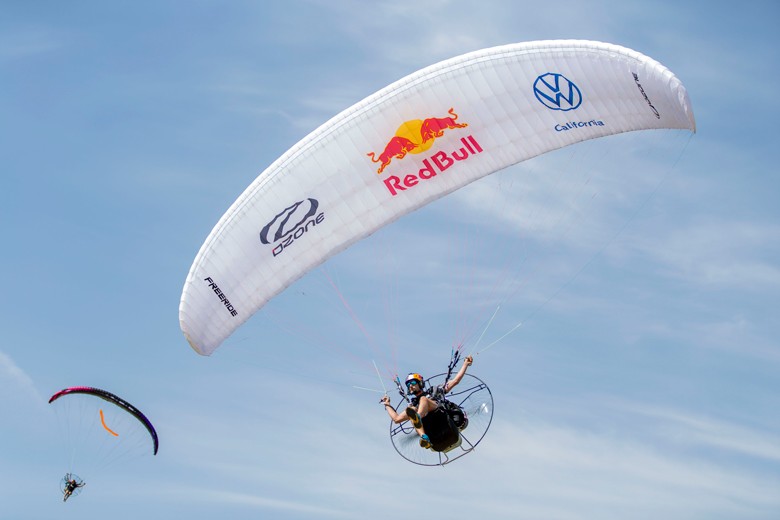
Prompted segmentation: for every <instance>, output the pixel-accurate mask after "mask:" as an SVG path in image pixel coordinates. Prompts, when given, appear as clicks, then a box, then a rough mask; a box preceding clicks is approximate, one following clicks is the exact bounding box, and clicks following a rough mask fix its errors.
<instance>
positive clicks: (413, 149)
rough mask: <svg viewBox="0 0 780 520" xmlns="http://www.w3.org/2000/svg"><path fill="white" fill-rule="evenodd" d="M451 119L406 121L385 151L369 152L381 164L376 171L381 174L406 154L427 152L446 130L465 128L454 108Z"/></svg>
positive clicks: (451, 109)
mask: <svg viewBox="0 0 780 520" xmlns="http://www.w3.org/2000/svg"><path fill="white" fill-rule="evenodd" d="M448 113H449V114H450V117H429V118H427V119H413V120H411V121H406V122H405V123H404V124H402V125H401V126H399V127H398V130H396V132H395V135H394V136H393V137H392V139H390V141H389V142H388V143H387V144H386V145H385V149H384V150H383V151H382V153H380V154H379V155H377V154H376V152H369V153H368V154H366V155H368V156H369V157H370V158H371V160H372V161H373V162H375V163H379V168H378V169H377V170H376V172H377V173H378V174H381V173H382V172H383V171H384V170H385V168H387V166H388V165H389V164H390V161H392V160H393V159H403V158H404V157H406V154H408V153H412V154H418V153H422V152H425V151H426V150H428V149H429V148H430V147H431V146H433V143H434V141H436V139H437V138H439V137H441V136H443V135H444V131H445V130H450V129H452V128H465V127H467V126H468V124H467V123H458V114H456V113H455V109H454V108H450V109H449V111H448Z"/></svg>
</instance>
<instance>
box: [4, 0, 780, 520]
mask: <svg viewBox="0 0 780 520" xmlns="http://www.w3.org/2000/svg"><path fill="white" fill-rule="evenodd" d="M778 22H780V6H778V4H777V3H776V2H772V1H767V2H759V1H755V2H743V3H739V4H735V3H733V2H717V1H707V2H705V1H692V2H654V3H652V4H651V5H648V4H647V3H644V2H630V1H615V2H607V1H602V2H588V3H582V2H574V1H572V2H568V1H561V2H557V3H555V4H554V5H553V4H538V3H533V2H511V1H484V2H479V3H474V2H461V1H424V0H422V1H415V2H406V1H397V2H392V3H391V2H358V1H349V2H326V1H300V0H297V1H286V2H229V3H223V2H210V1H192V2H183V1H180V2H147V1H136V2H96V1H93V2H89V1H83V2H70V3H64V2H10V1H6V2H2V3H0V77H1V78H2V80H1V81H0V142H2V146H0V158H1V159H2V161H1V162H0V164H2V179H3V189H2V191H0V212H1V213H0V214H1V215H2V218H1V219H0V225H2V232H3V254H2V255H0V262H2V263H1V264H0V268H2V272H3V273H4V274H5V277H4V278H5V279H4V294H5V297H4V298H2V300H0V330H2V333H1V334H0V387H2V391H0V416H1V417H2V423H1V424H0V446H2V447H0V468H2V471H0V518H9V519H10V518H14V519H50V518H53V517H54V516H55V515H57V516H59V517H61V518H77V517H78V518H81V519H93V518H95V519H96V518H105V517H106V516H107V515H108V516H110V517H111V518H114V519H123V518H138V517H140V516H141V515H146V516H151V517H152V518H160V517H163V516H165V517H171V518H173V517H185V516H186V517H187V518H191V519H199V518H204V519H205V518H214V517H216V516H217V515H220V516H222V517H225V518H231V519H242V518H258V517H270V518H284V519H313V518H355V519H357V518H361V519H362V518H366V517H371V518H375V519H377V520H379V519H386V518H388V519H389V518H397V517H398V515H399V514H400V515H405V514H409V513H414V514H418V515H419V514H422V515H424V516H430V515H437V514H442V512H443V511H446V512H447V514H451V515H455V516H456V517H462V518H469V517H472V518H474V517H475V518H556V519H558V518H560V519H565V518H583V517H584V518H627V517H628V518H659V517H662V518H686V519H690V518H707V519H712V518H776V517H777V515H778V514H779V513H780V495H778V493H777V490H778V489H780V414H778V413H777V410H778V409H780V398H779V397H778V396H780V392H779V391H778V390H780V383H778V381H779V380H780V378H778V375H780V370H779V369H780V345H778V338H779V337H780V326H778V321H777V319H776V314H777V308H778V304H780V301H778V300H779V299H780V298H778V294H780V215H779V214H778V213H779V211H780V210H778V204H777V194H778V193H780V180H778V169H777V167H776V161H775V160H774V158H775V157H776V143H777V142H778V138H779V137H780V132H779V131H778V130H777V124H776V121H777V120H778V116H780V103H778V100H777V97H776V95H775V91H776V89H775V87H774V86H775V85H776V84H777V83H778V81H779V80H780V77H779V76H780V74H779V73H778V70H777V67H776V65H777V63H778V52H779V51H780V45H779V44H780V37H779V36H778V35H777V30H776V29H777V26H778ZM557 38H580V39H591V40H600V41H606V42H610V43H616V44H620V45H623V46H626V47H630V48H632V49H635V50H637V51H639V52H642V53H644V54H647V55H649V56H651V57H653V58H655V59H657V60H658V61H660V62H661V63H663V64H664V65H666V66H667V67H669V68H670V69H671V70H672V71H673V72H675V73H676V74H677V76H678V77H680V78H681V79H682V81H683V83H684V84H685V85H686V87H687V88H688V91H689V94H690V96H691V100H692V103H693V108H694V112H695V114H696V119H697V125H698V132H697V134H696V135H695V136H693V137H692V138H689V137H688V136H687V135H685V136H679V135H676V136H672V137H669V138H666V137H663V138H657V137H655V136H653V137H647V136H642V135H641V134H637V135H636V136H630V138H628V139H626V140H621V139H616V140H614V141H611V142H610V141H608V140H603V141H604V143H603V146H604V147H605V148H602V144H594V145H592V146H591V147H582V150H581V151H579V150H578V151H576V152H572V153H576V154H582V155H568V154H557V155H554V156H551V157H550V158H545V159H543V160H538V161H536V160H535V161H532V162H531V163H529V164H525V165H521V166H518V167H516V168H513V169H509V170H507V171H505V172H503V173H502V174H501V175H500V176H496V178H495V179H490V180H487V181H486V182H484V183H477V184H475V185H473V186H471V187H469V188H467V189H465V190H463V192H462V193H460V192H459V193H457V194H453V196H451V197H448V198H447V199H445V200H443V201H441V203H440V204H435V205H433V206H432V207H430V208H426V209H424V210H422V211H420V212H417V213H415V214H413V215H410V216H409V217H408V218H405V219H402V220H401V221H398V222H397V223H396V224H394V225H393V226H391V227H389V228H388V229H386V230H384V231H382V232H380V233H377V235H375V236H374V237H371V238H370V239H369V240H367V241H366V243H365V244H362V243H361V244H360V245H358V246H356V247H354V248H352V249H350V250H348V251H346V252H345V253H344V254H342V255H340V256H339V257H337V258H335V259H333V260H332V261H329V262H328V263H327V264H326V265H325V267H324V268H323V269H318V270H315V271H314V272H312V273H311V274H310V275H309V276H307V277H305V278H303V279H301V280H300V281H299V282H298V283H296V284H295V285H293V286H292V287H290V288H289V289H288V291H286V292H285V293H284V294H283V295H281V296H280V297H279V298H277V300H275V301H274V302H272V303H271V304H270V305H269V306H268V308H267V309H264V310H263V311H261V312H260V313H259V314H258V315H256V316H255V317H254V318H253V319H252V320H251V321H250V322H249V323H247V324H246V326H245V327H244V328H242V329H241V330H240V331H239V332H238V333H237V334H236V335H234V336H233V337H232V338H231V339H230V340H229V341H227V342H226V343H225V345H224V346H223V347H222V348H221V349H220V350H219V351H217V352H216V353H215V354H214V355H213V356H212V357H209V358H204V357H200V356H198V355H197V354H195V353H194V352H193V351H192V350H191V349H190V348H189V346H188V345H187V343H186V341H185V340H184V338H183V336H182V335H181V332H180V330H179V324H178V303H179V297H180V294H181V288H182V284H183V282H184V279H185V277H186V274H187V271H188V269H189V267H190V264H191V262H192V260H193V258H194V256H195V254H196V253H197V251H198V248H199V247H200V245H201V243H202V242H203V240H204V239H205V237H206V235H207V234H208V232H209V231H210V230H211V228H212V226H213V225H214V224H215V223H216V222H217V220H218V219H219V217H220V216H221V215H222V213H223V212H224V211H225V210H226V209H227V208H228V206H229V205H230V204H231V203H232V202H233V200H235V198H236V197H237V196H238V195H239V194H240V193H241V192H242V191H243V189H244V188H245V187H246V186H247V185H248V184H249V183H250V182H251V181H252V180H253V179H254V177H255V176H256V175H257V174H258V173H259V172H260V171H262V170H263V169H264V168H265V167H266V166H267V165H269V164H270V163H271V162H272V161H273V160H275V159H276V158H277V157H278V156H279V155H281V154H282V153H284V151H285V150H287V149H288V148H289V147H290V146H292V145H294V144H295V143H296V142H297V141H298V140H299V139H301V138H303V137H304V136H305V135H306V134H308V133H309V132H310V131H312V130H313V129H315V128H316V127H317V126H319V125H320V124H321V123H323V122H324V121H326V120H327V119H329V118H330V117H332V116H333V115H335V114H337V113H338V112H340V111H341V110H343V109H345V108H347V107H349V106H351V105H352V104H353V103H355V102H357V101H359V100H360V99H362V98H364V97H366V96H368V95H370V94H372V93H373V92H374V91H376V90H378V89H380V88H382V87H383V86H385V85H387V84H388V83H390V82H392V81H395V80H397V79H399V78H401V77H403V76H405V75H407V74H409V73H411V72H414V71H415V70H417V69H419V68H422V67H424V66H426V65H429V64H431V63H434V62H436V61H440V60H442V59H446V58H449V57H452V56H455V55H458V54H462V53H464V52H468V51H472V50H477V49H480V48H484V47H489V46H493V45H500V44H506V43H514V42H520V41H530V40H538V39H557ZM602 150H607V152H603V151H602ZM603 153H607V155H603ZM588 156H591V158H590V159H588ZM592 156H596V157H597V158H596V159H593V158H592ZM581 160H582V161H586V160H590V161H591V162H590V163H581V162H580V161H581ZM582 164H589V166H587V168H591V169H594V170H587V169H586V167H585V166H581V165H582ZM549 171H554V172H556V173H561V174H564V173H565V174H566V175H560V178H564V179H566V183H563V181H562V182H561V183H560V184H556V185H555V186H554V189H555V190H558V191H556V193H569V192H568V191H567V190H573V191H572V192H571V193H573V194H576V193H578V191H577V190H582V189H583V186H585V185H587V186H588V188H587V189H588V190H591V189H592V194H593V197H591V198H587V197H586V198H585V199H578V198H577V197H578V196H575V195H573V196H572V197H573V198H572V200H587V201H588V202H587V204H583V205H582V207H579V206H578V207H577V208H576V210H572V209H571V208H568V209H566V208H563V207H560V208H559V207H557V206H556V205H554V204H551V203H549V200H550V199H549V196H550V195H549V193H548V194H547V195H544V194H543V193H539V192H537V191H536V188H539V189H540V190H541V189H542V188H543V187H544V186H543V184H544V182H543V181H544V180H545V179H548V177H549V175H547V174H546V172H549ZM583 171H595V172H596V173H592V174H591V173H588V174H585V175H582V172H583ZM569 172H575V173H574V174H571V175H569ZM621 172H630V176H629V177H628V178H630V179H636V180H635V181H632V182H618V181H619V180H620V175H618V173H621ZM578 173H579V176H578ZM643 174H644V175H643ZM513 175H514V176H515V177H517V178H520V179H524V178H528V179H536V182H537V183H538V184H530V185H531V186H533V187H534V188H533V189H530V190H529V191H522V189H521V188H518V187H516V186H513V184H514V183H513V179H514V178H515V177H512V176H513ZM591 180H592V181H593V187H592V188H591V184H590V181H591ZM512 190H519V191H514V192H513V191H512ZM505 192H506V193H507V195H506V196H507V197H514V196H517V197H523V199H522V200H523V201H526V202H527V205H524V206H523V207H522V209H521V211H520V212H519V213H517V214H513V215H510V216H515V217H518V218H517V219H515V220H513V221H507V222H503V225H502V226H492V225H486V224H485V222H489V223H492V224H494V223H496V222H500V220H498V219H500V218H501V215H498V214H495V213H491V211H490V209H491V208H494V207H496V206H497V204H496V205H495V206H494V205H493V203H494V202H502V201H505V199H502V198H501V197H503V196H504V193H505ZM587 193H589V194H590V193H591V191H588V192H587ZM545 196H546V197H548V198H547V199H545ZM485 197H487V199H486V198H485ZM537 197H538V198H537ZM485 200H487V201H488V202H487V203H486V202H485ZM556 200H557V199H556ZM545 201H548V202H545ZM527 208H537V209H538V211H531V210H530V209H528V210H527ZM545 212H547V213H545ZM506 216H507V215H503V217H506ZM559 217H561V218H559ZM518 219H519V220H520V221H522V222H518ZM510 220H511V219H510ZM453 223H455V224H456V226H453V225H452V224H453ZM550 223H552V225H551V226H550V227H551V229H552V231H551V234H550V235H544V234H543V233H542V231H543V228H544V226H545V225H548V224H550ZM453 227H454V228H455V230H454V229H453ZM462 229H467V230H468V232H466V233H458V232H456V230H457V231H460V230H462ZM472 240H473V242H472ZM453 243H454V244H455V246H454V247H455V249H453ZM398 244H402V247H399V246H398ZM474 244H477V246H476V247H475V246H474ZM466 245H468V247H466ZM388 251H389V252H392V254H388ZM474 251H478V252H485V254H473V252H474ZM486 251H490V253H487V252H486ZM507 258H512V259H516V258H522V259H523V262H521V263H518V264H512V265H513V268H512V269H513V271H512V274H513V275H517V276H518V280H519V281H518V282H516V283H515V284H510V285H509V287H508V289H509V290H508V291H507V292H506V293H502V296H501V302H500V303H502V306H501V309H500V310H499V312H498V313H497V314H496V319H495V320H494V322H493V323H492V324H491V325H490V328H489V329H488V330H487V331H486V332H485V339H484V340H483V343H482V347H484V346H485V345H486V344H489V342H490V341H492V340H495V339H498V338H499V337H500V336H501V335H502V334H503V333H504V332H505V331H508V330H510V329H511V328H512V327H513V326H514V325H515V324H517V323H519V322H522V323H523V325H522V326H521V327H520V328H518V329H517V330H516V331H515V332H514V333H513V334H511V335H510V336H508V337H507V338H505V339H503V340H502V341H501V342H499V343H498V344H496V345H495V346H493V347H491V348H490V349H488V350H485V351H484V352H482V353H480V355H478V356H477V359H476V361H475V365H474V367H473V373H474V374H476V375H478V376H479V377H481V378H482V379H484V380H485V381H487V382H488V383H489V384H490V386H491V389H492V391H493V394H494V397H495V400H496V408H495V416H494V420H493V426H492V428H491V430H490V432H489V433H488V434H487V436H486V437H485V440H484V441H483V443H482V444H480V446H479V447H478V450H477V451H476V452H474V453H472V454H470V455H469V456H467V457H464V458H463V459H461V460H458V461H457V462H455V463H453V464H452V465H450V466H448V467H446V468H424V467H417V466H414V465H412V464H410V463H408V462H406V461H404V460H403V459H401V458H400V457H398V455H397V454H396V453H395V451H394V450H393V448H392V446H391V445H390V442H389V439H388V436H387V429H388V421H387V418H386V417H385V414H384V412H383V411H382V409H381V407H380V406H378V404H377V402H378V399H379V394H372V393H371V392H366V391H362V390H357V389H355V388H353V386H364V387H369V388H377V389H378V388H379V387H380V384H379V381H378V380H377V379H376V376H375V375H373V374H372V370H373V368H372V366H371V361H372V360H376V361H377V362H378V363H379V364H380V365H381V366H382V367H388V368H392V369H397V370H398V371H399V372H401V373H402V374H405V373H406V372H408V371H412V370H414V371H421V372H423V373H426V374H432V373H435V372H438V371H441V370H442V369H443V368H444V367H445V366H446V363H447V361H448V358H449V352H450V346H451V344H452V341H453V338H454V337H456V334H457V333H456V332H454V331H455V330H456V329H457V330H459V331H460V330H462V325H463V320H464V319H465V320H472V319H473V320H476V322H477V323H478V324H479V325H473V326H472V327H471V329H470V330H471V331H472V332H475V334H476V335H479V334H481V332H482V331H483V330H484V328H483V327H484V323H485V322H486V321H487V319H489V318H490V316H491V315H492V313H493V311H494V310H495V301H496V297H495V295H492V298H493V300H492V303H489V304H488V303H485V302H486V301H490V298H489V297H486V296H485V295H484V294H483V292H484V288H485V284H483V283H481V282H480V280H483V279H484V280H489V281H494V282H495V280H496V279H497V278H496V275H495V272H496V270H497V269H499V268H500V267H501V266H503V265H505V263H506V259H507ZM526 258H528V259H529V260H528V262H527V263H526V261H525V259H526ZM519 264H522V265H519ZM463 266H467V267H468V269H469V273H470V274H469V276H470V278H469V280H472V281H471V282H469V283H463V279H464V278H463V277H462V276H461V273H460V271H459V269H460V268H461V267H463ZM526 266H532V267H528V268H527V267H526ZM498 279H499V280H506V278H503V279H502V278H498ZM331 281H333V283H334V284H336V285H337V286H338V291H336V290H334V289H333V288H332V287H331ZM452 287H456V288H457V289H458V291H457V292H453V290H452V289H451V288H452ZM453 294H455V295H456V296H453ZM340 295H343V297H344V298H345V300H346V301H347V302H349V305H350V306H351V307H352V309H353V310H355V312H356V314H357V315H358V317H359V318H358V319H359V321H356V320H354V319H353V318H352V317H351V316H350V315H349V313H347V312H346V311H345V309H344V308H343V306H341V303H340V301H339V296H340ZM489 296H490V295H489ZM482 298H485V299H484V300H483V299H482ZM388 309H389V310H388ZM475 309H478V310H475ZM364 331H365V333H364ZM475 349H478V348H477V347H475ZM72 385H91V386H97V387H101V388H105V389H107V390H111V391H113V392H116V393H117V394H119V395H122V396H123V397H125V398H126V399H127V400H128V401H130V402H131V403H133V404H134V405H136V406H137V407H139V408H140V409H141V410H143V411H144V412H145V413H146V414H147V415H148V416H149V417H150V418H151V419H152V421H153V422H154V423H155V425H156V426H157V429H158V433H159V435H160V453H159V455H158V456H157V457H155V458H152V457H142V458H140V459H133V460H129V461H126V462H124V463H121V464H117V465H113V466H111V467H109V468H107V469H105V470H104V471H103V472H102V473H101V474H100V475H99V476H95V477H87V476H86V475H82V476H84V478H85V479H87V480H88V487H87V488H86V490H85V492H84V493H83V494H82V495H81V496H79V497H77V498H76V499H74V500H73V501H72V502H68V503H67V504H65V505H63V504H62V502H61V498H60V496H59V492H58V480H59V478H60V477H61V475H62V474H63V473H64V471H65V464H64V457H63V456H62V444H61V443H60V442H59V440H58V439H57V436H58V435H59V433H58V430H57V428H56V425H55V424H54V423H53V421H52V416H53V414H52V411H51V409H50V407H49V405H48V404H46V401H47V399H48V397H49V396H50V395H51V394H52V393H54V392H55V391H57V390H59V389H61V388H64V387H67V386H72ZM453 512H457V513H453Z"/></svg>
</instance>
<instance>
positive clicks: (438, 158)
mask: <svg viewBox="0 0 780 520" xmlns="http://www.w3.org/2000/svg"><path fill="white" fill-rule="evenodd" d="M460 142H461V143H462V144H463V146H462V147H461V148H460V149H458V150H454V151H452V152H450V154H449V155H448V154H447V153H446V152H443V151H438V152H436V153H435V154H433V155H431V156H430V157H428V158H426V159H424V160H423V168H420V170H418V171H417V174H411V173H410V174H408V175H404V176H403V178H401V177H398V176H396V175H391V176H389V177H388V178H386V179H385V180H384V181H383V182H384V184H385V187H387V190H388V191H389V192H390V194H391V195H392V196H393V197H395V196H396V195H398V193H399V192H401V191H405V190H407V189H409V188H413V187H414V186H416V185H417V184H418V183H419V182H420V181H421V180H429V179H432V178H433V177H435V176H436V175H437V174H438V173H444V172H445V171H446V170H448V169H449V168H450V167H451V166H453V165H454V164H455V163H456V162H459V161H465V160H466V159H468V158H469V157H471V156H473V155H476V154H478V153H482V147H481V146H480V145H479V143H478V142H477V140H476V139H474V136H473V135H469V136H467V137H461V139H460Z"/></svg>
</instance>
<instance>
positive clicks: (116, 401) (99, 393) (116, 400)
mask: <svg viewBox="0 0 780 520" xmlns="http://www.w3.org/2000/svg"><path fill="white" fill-rule="evenodd" d="M76 394H85V395H91V396H95V397H97V398H100V399H103V400H104V401H107V402H109V403H111V404H113V405H115V406H117V407H119V408H121V409H122V410H124V411H125V412H127V413H128V414H130V415H132V416H133V417H135V418H136V419H137V420H138V421H139V422H140V423H141V424H142V425H143V426H144V428H146V430H147V431H148V432H149V435H150V436H151V438H152V446H153V452H154V454H155V455H157V450H158V448H159V444H160V443H159V441H158V439H157V431H156V430H155V429H154V426H152V423H151V422H150V421H149V419H147V418H146V416H145V415H144V414H143V413H141V411H140V410H139V409H138V408H136V407H135V406H133V405H131V404H130V403H128V402H127V401H125V400H124V399H122V398H121V397H118V396H116V395H114V394H112V393H111V392H107V391H105V390H101V389H99V388H92V387H89V386H74V387H71V388H65V389H64V390H60V391H59V392H57V393H56V394H54V395H53V396H51V398H50V399H49V403H50V404H51V403H53V402H54V401H56V400H57V399H60V398H63V397H65V396H68V395H76ZM100 418H101V422H102V421H103V411H102V410H100ZM103 428H105V429H106V430H107V431H109V432H110V433H111V434H112V435H115V436H116V435H117V434H116V433H115V432H113V431H111V430H110V429H109V428H108V427H107V426H106V424H105V422H103Z"/></svg>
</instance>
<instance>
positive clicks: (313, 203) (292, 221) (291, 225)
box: [260, 199, 320, 244]
mask: <svg viewBox="0 0 780 520" xmlns="http://www.w3.org/2000/svg"><path fill="white" fill-rule="evenodd" d="M319 204H320V203H319V202H318V201H317V199H306V200H301V201H298V202H296V203H295V204H293V205H292V206H290V207H288V208H285V209H283V210H282V212H281V213H279V214H278V215H276V216H275V217H274V218H273V220H272V221H271V222H269V223H268V224H266V225H265V227H264V228H263V230H262V231H261V232H260V241H261V242H262V243H263V244H270V243H272V242H276V241H277V240H279V239H281V238H283V237H285V236H287V235H289V234H290V233H292V232H293V231H295V230H296V229H297V228H298V226H300V225H301V224H303V223H304V222H306V219H308V218H309V217H311V216H312V215H314V214H315V213H317V207H318V206H319Z"/></svg>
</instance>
